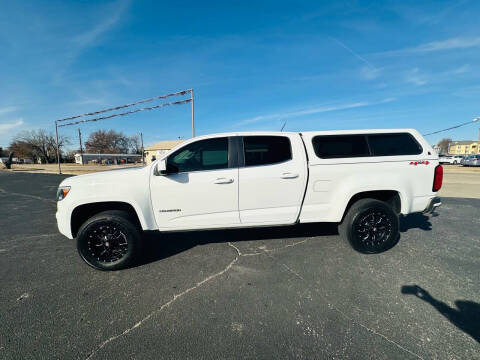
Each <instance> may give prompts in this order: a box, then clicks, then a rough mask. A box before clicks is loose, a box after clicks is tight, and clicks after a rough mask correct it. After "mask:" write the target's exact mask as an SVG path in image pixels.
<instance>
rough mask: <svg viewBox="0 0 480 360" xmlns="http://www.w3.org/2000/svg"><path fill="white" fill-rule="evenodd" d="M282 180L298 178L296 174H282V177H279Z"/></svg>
mask: <svg viewBox="0 0 480 360" xmlns="http://www.w3.org/2000/svg"><path fill="white" fill-rule="evenodd" d="M280 177H281V178H282V179H295V178H297V177H298V174H293V173H289V172H286V173H283V174H282V176H280Z"/></svg>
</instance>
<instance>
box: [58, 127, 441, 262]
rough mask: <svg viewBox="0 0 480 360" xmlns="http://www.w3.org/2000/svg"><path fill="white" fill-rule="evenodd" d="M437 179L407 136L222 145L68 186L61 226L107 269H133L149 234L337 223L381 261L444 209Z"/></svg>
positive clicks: (434, 161)
mask: <svg viewBox="0 0 480 360" xmlns="http://www.w3.org/2000/svg"><path fill="white" fill-rule="evenodd" d="M442 177H443V170H442V167H441V165H439V162H438V156H437V155H436V153H435V152H434V150H433V149H432V148H431V147H430V145H428V143H427V142H426V141H425V140H424V139H423V138H422V136H421V135H420V134H419V133H418V132H417V131H416V130H411V129H399V130H352V131H314V132H303V133H286V132H249V133H225V134H215V135H207V136H200V137H195V138H192V139H190V140H188V141H185V142H184V143H182V144H180V145H178V146H177V147H175V148H174V149H172V150H171V151H170V152H168V153H167V154H165V155H164V156H163V157H162V158H160V159H158V160H156V161H154V162H153V163H152V164H150V165H148V166H145V167H139V168H130V169H124V170H115V171H106V172H101V173H95V174H88V175H81V176H75V177H70V178H67V179H65V180H64V181H63V182H62V183H61V184H60V186H59V189H58V195H57V200H58V202H57V214H56V217H57V222H58V228H59V230H60V232H61V233H62V234H64V235H65V236H66V237H68V238H70V239H73V238H76V239H77V248H78V251H79V253H80V255H81V257H82V258H83V259H84V260H85V261H86V262H87V263H88V264H89V265H91V266H93V267H94V268H97V269H100V270H116V269H120V268H123V267H126V266H128V265H129V264H131V263H132V262H133V261H134V260H135V259H136V258H137V257H138V255H139V251H140V248H141V242H142V237H141V234H142V232H143V231H151V230H155V231H160V232H166V231H185V230H198V229H220V228H240V227H254V226H277V225H294V224H297V223H312V222H334V223H339V224H340V226H339V232H340V234H341V235H343V237H345V238H346V239H348V240H349V241H350V243H351V244H352V246H353V247H354V248H355V249H357V250H358V251H360V252H364V253H375V252H381V251H385V250H387V249H389V248H390V247H392V246H393V245H395V243H396V242H397V240H398V238H399V216H400V215H401V214H403V215H406V214H409V213H414V212H425V213H428V212H432V211H433V210H434V209H435V208H436V207H437V206H439V205H440V204H441V203H440V199H439V198H438V197H437V196H436V193H437V191H438V190H439V189H440V187H441V185H442Z"/></svg>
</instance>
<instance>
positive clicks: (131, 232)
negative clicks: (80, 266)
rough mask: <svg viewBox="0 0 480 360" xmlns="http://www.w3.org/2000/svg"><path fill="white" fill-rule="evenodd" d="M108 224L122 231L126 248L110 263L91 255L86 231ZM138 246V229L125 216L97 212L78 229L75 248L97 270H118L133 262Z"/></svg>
mask: <svg viewBox="0 0 480 360" xmlns="http://www.w3.org/2000/svg"><path fill="white" fill-rule="evenodd" d="M106 224H109V225H111V226H116V227H119V228H120V229H121V230H122V232H124V234H125V236H126V238H127V243H128V249H127V253H126V254H125V255H124V256H123V257H122V258H120V259H119V260H116V261H114V262H111V263H105V262H101V261H99V260H97V258H95V257H93V256H92V255H91V253H90V252H89V250H88V233H89V231H90V230H92V229H93V228H95V227H98V226H100V225H106ZM139 247H140V233H139V230H138V229H137V228H136V226H135V225H133V224H132V223H131V222H130V221H129V220H128V219H127V218H125V217H123V216H120V215H113V214H109V213H108V212H105V213H101V214H98V215H96V216H94V217H92V218H90V219H89V220H87V221H86V222H85V223H84V224H83V225H82V226H81V227H80V229H79V231H78V235H77V250H78V253H79V254H80V257H81V258H82V259H83V261H85V262H86V263H87V264H88V265H90V266H91V267H93V268H95V269H97V270H119V269H123V268H125V267H128V266H129V265H131V264H132V263H133V261H134V260H135V257H136V255H137V253H138V250H139Z"/></svg>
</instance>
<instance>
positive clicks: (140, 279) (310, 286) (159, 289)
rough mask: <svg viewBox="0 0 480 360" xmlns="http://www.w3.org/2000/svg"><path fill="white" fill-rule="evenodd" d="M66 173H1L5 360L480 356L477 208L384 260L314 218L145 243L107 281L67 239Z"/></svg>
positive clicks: (447, 206) (408, 232)
mask: <svg viewBox="0 0 480 360" xmlns="http://www.w3.org/2000/svg"><path fill="white" fill-rule="evenodd" d="M63 178H64V176H60V175H51V174H30V173H21V172H18V173H12V172H0V284H1V292H0V323H1V324H2V325H1V327H0V358H3V359H14V358H16V359H26V358H29V359H32V358H58V359H65V358H78V359H90V358H91V359H125V358H128V359H133V358H135V359H160V358H164V359H211V358H224V359H236V358H280V359H281V358H295V359H318V358H377V359H416V358H417V359H418V358H420V359H431V358H435V359H437V358H438V359H474V358H480V304H479V303H480V271H479V269H480V200H479V199H460V198H445V199H443V206H442V207H441V208H440V209H439V210H438V211H437V215H438V216H431V217H426V216H423V215H410V216H408V217H406V218H404V219H402V223H401V230H402V234H401V239H400V241H399V243H398V244H397V245H396V246H395V247H394V248H393V249H391V250H389V251H388V252H385V253H383V254H377V255H362V254H359V253H357V252H355V251H354V250H352V249H351V248H350V246H349V245H348V244H346V243H345V242H343V241H342V240H341V239H340V238H339V237H338V235H337V233H336V229H335V227H334V226H328V225H317V224H315V225H309V226H295V227H289V228H264V229H260V230H241V231H209V232H195V233H181V234H170V235H168V236H167V235H166V236H149V237H148V238H147V239H146V251H145V257H144V259H143V261H142V263H141V264H140V265H138V266H136V267H134V268H130V269H127V270H123V271H118V272H100V271H96V270H93V269H91V268H90V267H88V266H87V265H85V264H84V263H83V262H82V261H81V259H80V257H79V256H78V255H77V252H76V248H75V244H74V241H72V240H68V239H66V238H64V237H63V236H62V235H60V234H59V233H58V232H57V228H56V222H55V207H56V205H55V201H54V197H55V192H56V188H57V186H58V183H59V182H60V181H61V179H63ZM412 285H418V286H419V287H421V288H422V289H424V290H425V291H426V292H421V291H420V292H419V291H418V290H419V288H413V287H411V286H412ZM413 293H416V294H417V295H419V294H422V295H423V296H421V297H420V296H416V295H414V294H413Z"/></svg>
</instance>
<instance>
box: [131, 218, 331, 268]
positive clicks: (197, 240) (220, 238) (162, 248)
mask: <svg viewBox="0 0 480 360" xmlns="http://www.w3.org/2000/svg"><path fill="white" fill-rule="evenodd" d="M328 235H338V231H337V224H334V223H324V224H318V223H316V224H298V225H293V226H280V227H261V228H244V229H228V230H225V229H223V230H202V231H189V232H177V233H163V234H160V233H157V232H151V233H146V234H145V235H144V237H143V241H144V245H143V257H142V259H141V260H140V262H139V263H138V264H137V266H141V265H145V264H148V263H151V262H155V261H158V260H162V259H165V258H168V257H170V256H174V255H176V254H179V253H181V252H183V251H187V250H189V249H191V248H193V247H195V246H198V245H205V244H212V243H226V242H229V241H232V242H238V241H254V240H269V239H271V240H274V239H289V238H305V237H314V236H328Z"/></svg>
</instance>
